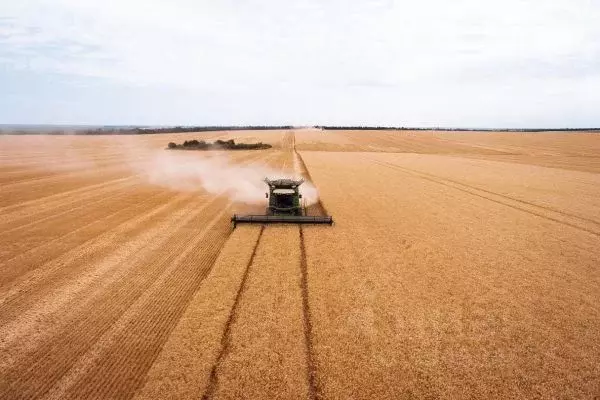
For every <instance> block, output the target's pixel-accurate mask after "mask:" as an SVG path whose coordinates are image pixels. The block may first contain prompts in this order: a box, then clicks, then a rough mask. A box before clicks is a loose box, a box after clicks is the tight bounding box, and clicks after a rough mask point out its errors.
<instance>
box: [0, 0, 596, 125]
mask: <svg viewBox="0 0 600 400" xmlns="http://www.w3.org/2000/svg"><path fill="white" fill-rule="evenodd" d="M599 109H600V2H599V1H593V0H554V1H543V2H542V1H527V0H503V1H481V0H457V1H446V0H424V1H385V0H382V1H352V0H345V1H327V0H304V1H275V0H263V1H257V0H249V1H244V2H239V1H234V0H225V1H198V0H160V1H159V0H144V1H142V0H120V1H108V0H20V1H10V0H2V1H1V2H0V123H31V124H42V123H54V124H147V125H156V124H164V125H170V124H198V125H205V124H206V125H211V124H225V125H227V124H295V125H313V124H344V125H354V124H359V125H403V126H464V127H591V126H596V127H598V126H600V112H599V111H598V110H599Z"/></svg>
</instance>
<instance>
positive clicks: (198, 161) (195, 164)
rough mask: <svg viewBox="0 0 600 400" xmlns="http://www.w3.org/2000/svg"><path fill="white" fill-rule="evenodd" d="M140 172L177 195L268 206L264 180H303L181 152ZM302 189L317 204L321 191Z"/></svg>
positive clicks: (306, 184) (268, 169) (261, 165)
mask: <svg viewBox="0 0 600 400" xmlns="http://www.w3.org/2000/svg"><path fill="white" fill-rule="evenodd" d="M140 167H142V168H143V171H139V168H140ZM137 169H138V172H140V173H141V175H143V176H145V177H146V179H147V180H148V182H149V183H151V184H153V185H159V186H162V187H166V188H169V189H171V190H174V191H196V190H206V191H207V192H209V193H212V194H221V195H227V196H228V197H229V198H230V199H231V200H232V201H236V202H242V203H247V204H262V203H264V202H265V192H266V190H267V186H266V184H265V183H264V181H263V180H264V179H265V178H267V177H268V178H270V179H278V178H294V179H298V178H300V176H299V175H298V174H292V175H290V174H286V173H285V172H282V171H281V170H278V169H274V168H271V167H268V166H267V165H265V164H264V163H260V162H252V163H249V164H245V165H243V164H237V163H234V162H232V161H231V159H230V158H229V157H228V156H227V155H226V154H215V155H202V156H201V157H188V156H187V154H181V152H177V153H175V152H171V153H156V154H155V155H154V157H153V158H152V159H151V161H150V162H148V163H142V164H139V163H138V164H137ZM294 175H295V176H294ZM300 189H301V193H302V195H303V198H304V200H305V202H306V204H307V205H311V204H314V203H315V202H317V200H318V195H317V190H316V188H315V187H314V186H313V185H312V184H311V183H310V182H304V183H303V184H302V186H301V187H300Z"/></svg>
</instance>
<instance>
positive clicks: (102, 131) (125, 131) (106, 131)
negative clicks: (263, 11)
mask: <svg viewBox="0 0 600 400" xmlns="http://www.w3.org/2000/svg"><path fill="white" fill-rule="evenodd" d="M296 128H298V127H297V126H292V125H244V126H236V125H228V126H218V125H211V126H173V127H160V128H157V127H134V126H129V127H114V126H103V127H99V128H87V129H75V128H69V129H53V130H40V131H37V130H30V129H0V135H2V134H6V135H148V134H158V133H190V132H214V131H244V130H275V129H296ZM314 128H318V129H325V130H394V131H409V130H410V131H446V132H458V131H463V132H548V131H553V132H582V131H593V132H598V131H600V128H535V129H502V128H498V129H491V128H443V127H425V128H424V127H418V128H415V127H406V126H367V125H365V126H362V125H361V126H356V125H355V126H351V125H348V126H335V125H317V126H314Z"/></svg>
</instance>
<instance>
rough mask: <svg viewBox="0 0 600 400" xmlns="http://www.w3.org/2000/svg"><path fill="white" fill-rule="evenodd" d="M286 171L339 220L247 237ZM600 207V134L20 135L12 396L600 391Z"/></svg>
mask: <svg viewBox="0 0 600 400" xmlns="http://www.w3.org/2000/svg"><path fill="white" fill-rule="evenodd" d="M230 138H233V139H235V140H236V142H238V141H240V142H258V141H262V142H266V143H270V144H272V145H273V148H272V149H270V150H265V151H235V152H229V153H227V154H221V153H218V154H215V153H213V152H192V151H166V150H164V147H166V145H167V143H168V142H170V141H173V142H177V143H181V142H183V141H184V140H189V139H204V140H211V141H212V140H216V139H224V140H225V139H230ZM224 160H225V161H224ZM264 173H277V174H282V175H302V176H304V177H305V178H306V179H307V180H309V181H311V182H312V184H314V186H315V187H316V188H317V189H318V192H319V202H318V203H317V204H315V205H313V206H312V207H311V212H312V213H325V212H326V213H328V214H331V215H333V217H334V220H335V225H334V226H333V227H321V226H302V227H298V226H278V225H269V226H264V227H262V226H238V227H237V228H236V229H235V230H233V229H232V227H231V225H230V222H229V219H230V216H231V214H233V213H235V212H262V210H263V208H264V206H263V205H261V204H255V203H252V204H248V201H246V197H245V196H244V193H240V192H238V191H236V190H235V189H236V187H238V186H240V187H242V186H245V185H246V182H245V181H246V180H248V179H260V178H261V177H262V176H261V174H264ZM240 177H241V178H240ZM234 186H235V187H234ZM599 198H600V135H598V134H595V133H560V132H547V133H526V134H525V133H523V134H521V133H490V132H435V131H431V132H424V131H323V130H317V129H302V130H290V131H284V130H280V131H241V132H204V133H198V134H194V133H187V134H173V135H143V136H123V137H121V136H119V137H113V136H93V137H80V136H0V351H1V353H0V354H2V357H0V372H1V373H0V398H3V399H4V398H6V399H20V398H23V399H30V398H35V399H37V398H40V399H70V398H72V399H95V398H102V399H105V398H114V399H130V398H136V399H156V398H206V399H212V398H215V399H216V398H230V399H233V398H290V399H297V398H308V399H316V398H327V399H350V398H354V399H372V398H389V399H396V398H485V399H488V398H548V399H550V398H597V397H598V396H599V395H600V363H598V360H599V359H600V335H599V334H598V332H599V331H600V302H599V301H598V299H600V270H599V268H598V266H599V265H600V246H599V244H600V201H599V200H598V199H599ZM262 201H264V195H263V199H262Z"/></svg>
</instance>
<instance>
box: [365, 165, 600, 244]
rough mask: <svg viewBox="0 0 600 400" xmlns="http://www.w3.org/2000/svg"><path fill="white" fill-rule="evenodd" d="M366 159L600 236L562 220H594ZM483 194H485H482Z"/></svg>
mask: <svg viewBox="0 0 600 400" xmlns="http://www.w3.org/2000/svg"><path fill="white" fill-rule="evenodd" d="M366 158H367V159H369V160H370V161H373V162H374V163H376V164H379V165H381V166H384V167H388V168H391V169H395V170H398V171H401V172H404V173H406V174H409V175H412V176H416V177H418V178H421V179H424V180H427V181H430V182H434V183H437V184H440V185H443V186H446V187H450V188H453V189H456V190H459V191H461V192H464V193H467V194H470V195H472V196H476V197H479V198H482V199H485V200H489V201H492V202H494V203H497V204H501V205H504V206H507V207H510V208H512V209H515V210H519V211H523V212H526V213H528V214H530V215H534V216H537V217H540V218H543V219H546V220H548V221H552V222H556V223H559V224H561V225H564V226H568V227H571V228H575V229H578V230H581V231H584V232H587V233H591V234H592V235H595V236H600V230H595V229H590V228H588V227H585V226H581V225H578V224H577V223H575V222H573V221H568V220H567V221H565V220H564V219H561V218H570V219H579V220H583V221H586V222H589V223H592V224H594V225H600V223H598V222H597V221H595V220H593V219H588V218H585V217H580V216H577V215H574V214H570V213H568V212H564V211H559V210H555V209H552V208H550V207H546V206H540V205H537V204H534V203H530V202H527V201H525V200H520V199H516V198H512V197H510V196H506V195H503V194H500V193H495V192H492V191H489V190H485V189H481V188H478V187H475V186H470V185H468V184H464V183H460V182H457V181H452V180H449V179H446V178H442V177H439V176H437V175H432V174H427V173H423V172H421V171H416V170H413V169H410V168H405V167H401V166H398V165H396V164H391V163H387V162H384V161H379V160H374V159H372V158H368V157H366ZM478 192H481V193H478ZM482 193H484V194H482ZM486 194H487V195H486ZM489 195H492V196H497V197H500V198H501V199H494V198H493V197H490V196H489ZM511 202H513V203H511ZM514 203H516V204H514ZM521 204H522V205H521ZM526 207H531V208H533V210H531V209H528V208H526ZM544 211H546V213H544ZM548 213H554V214H558V215H556V216H553V215H551V214H550V215H549V214H548Z"/></svg>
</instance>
